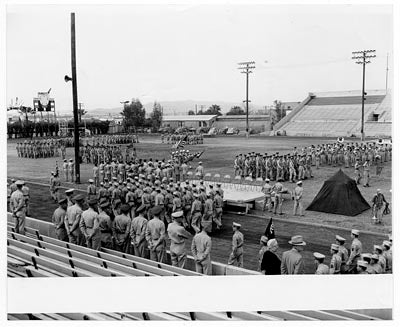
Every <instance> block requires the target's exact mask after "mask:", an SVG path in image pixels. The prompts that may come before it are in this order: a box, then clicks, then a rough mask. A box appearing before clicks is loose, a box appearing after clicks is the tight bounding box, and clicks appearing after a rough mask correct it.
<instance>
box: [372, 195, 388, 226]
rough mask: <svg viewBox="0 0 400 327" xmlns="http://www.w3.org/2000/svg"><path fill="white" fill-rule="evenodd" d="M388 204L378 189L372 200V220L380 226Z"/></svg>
mask: <svg viewBox="0 0 400 327" xmlns="http://www.w3.org/2000/svg"><path fill="white" fill-rule="evenodd" d="M387 204H388V202H387V201H386V199H385V196H384V195H383V194H382V192H381V190H380V189H379V188H378V189H377V190H376V194H375V195H374V197H373V199H372V212H373V218H372V219H374V220H375V222H376V223H377V224H382V217H383V211H384V210H385V207H386V205H387Z"/></svg>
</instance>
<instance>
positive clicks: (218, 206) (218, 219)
mask: <svg viewBox="0 0 400 327" xmlns="http://www.w3.org/2000/svg"><path fill="white" fill-rule="evenodd" d="M223 206H224V200H223V199H222V197H221V194H220V190H219V189H218V190H217V191H216V194H215V198H214V208H215V214H214V219H213V220H214V222H215V224H216V225H217V229H220V228H221V227H222V207H223Z"/></svg>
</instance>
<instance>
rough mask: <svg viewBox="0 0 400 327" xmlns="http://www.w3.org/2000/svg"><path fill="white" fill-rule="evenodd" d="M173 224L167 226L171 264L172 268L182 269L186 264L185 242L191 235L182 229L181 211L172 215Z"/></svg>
mask: <svg viewBox="0 0 400 327" xmlns="http://www.w3.org/2000/svg"><path fill="white" fill-rule="evenodd" d="M172 219H173V222H172V223H170V224H169V225H168V228H167V232H168V237H169V239H170V240H171V246H170V253H171V264H172V266H174V267H179V268H184V267H185V263H186V250H185V240H187V239H188V238H189V237H190V236H191V234H190V233H189V232H187V231H186V229H185V228H184V227H183V211H177V212H173V213H172Z"/></svg>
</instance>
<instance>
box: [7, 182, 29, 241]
mask: <svg viewBox="0 0 400 327" xmlns="http://www.w3.org/2000/svg"><path fill="white" fill-rule="evenodd" d="M15 185H16V187H17V189H16V190H15V191H14V192H13V193H12V194H11V197H10V209H11V212H12V215H13V218H14V220H15V232H16V233H18V234H22V235H25V215H26V203H25V198H24V194H23V193H22V187H23V185H24V182H23V181H21V180H18V181H16V182H15Z"/></svg>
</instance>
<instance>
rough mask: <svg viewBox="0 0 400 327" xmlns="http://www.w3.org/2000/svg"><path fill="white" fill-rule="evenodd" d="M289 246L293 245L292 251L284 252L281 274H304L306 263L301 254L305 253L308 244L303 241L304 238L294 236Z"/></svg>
mask: <svg viewBox="0 0 400 327" xmlns="http://www.w3.org/2000/svg"><path fill="white" fill-rule="evenodd" d="M289 244H291V245H292V249H291V250H288V251H286V252H283V254H282V262H281V274H282V275H297V274H304V261H303V257H302V255H301V252H302V251H303V249H304V246H305V245H306V242H304V241H303V236H301V235H295V236H292V238H291V240H290V241H289Z"/></svg>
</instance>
